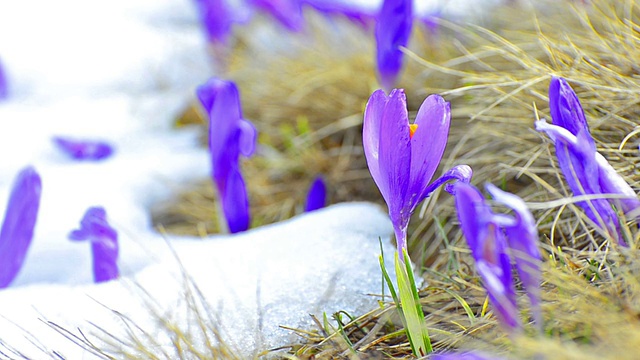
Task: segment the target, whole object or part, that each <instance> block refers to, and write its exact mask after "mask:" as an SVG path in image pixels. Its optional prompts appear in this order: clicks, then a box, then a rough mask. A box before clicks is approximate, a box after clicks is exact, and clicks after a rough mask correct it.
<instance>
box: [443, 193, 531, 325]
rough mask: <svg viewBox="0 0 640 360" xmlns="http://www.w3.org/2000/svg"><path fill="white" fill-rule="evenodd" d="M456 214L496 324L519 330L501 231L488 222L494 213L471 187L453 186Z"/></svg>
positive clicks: (506, 254) (508, 265)
mask: <svg viewBox="0 0 640 360" xmlns="http://www.w3.org/2000/svg"><path fill="white" fill-rule="evenodd" d="M453 188H454V192H455V200H456V210H457V212H458V219H459V221H460V227H461V228H462V233H463V234H464V236H465V238H466V239H467V243H468V244H469V248H470V249H471V254H472V256H473V258H474V259H475V261H476V269H477V271H478V274H479V275H480V277H481V278H482V282H483V284H484V287H485V289H486V290H487V294H488V295H489V300H490V302H491V304H492V305H493V308H494V310H495V315H496V317H497V318H498V320H499V322H500V323H501V324H502V325H503V326H504V327H505V328H507V329H508V330H510V331H519V329H521V325H520V320H519V318H518V308H517V305H516V296H515V289H514V286H513V279H512V275H511V262H510V259H509V255H508V253H507V244H506V240H505V238H504V235H503V233H502V230H501V229H500V228H499V227H498V226H496V225H495V224H493V223H492V222H491V218H492V217H493V213H492V212H491V210H490V209H489V207H488V205H487V204H486V202H485V200H484V197H482V194H480V192H479V191H478V189H476V188H475V187H474V186H472V185H469V184H466V183H463V182H457V183H455V184H454V185H453Z"/></svg>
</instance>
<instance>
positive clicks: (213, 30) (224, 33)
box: [195, 0, 373, 44]
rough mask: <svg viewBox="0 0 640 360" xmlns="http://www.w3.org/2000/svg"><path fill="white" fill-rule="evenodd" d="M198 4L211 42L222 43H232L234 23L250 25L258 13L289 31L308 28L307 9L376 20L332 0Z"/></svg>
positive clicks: (209, 1) (199, 0)
mask: <svg viewBox="0 0 640 360" xmlns="http://www.w3.org/2000/svg"><path fill="white" fill-rule="evenodd" d="M195 4H196V8H197V10H198V13H199V15H200V20H201V22H202V25H203V27H204V30H205V32H206V34H207V37H208V39H209V41H210V42H212V43H219V44H226V43H227V42H228V38H229V36H230V34H231V30H232V27H233V24H239V23H244V22H247V21H248V20H249V19H250V18H251V17H252V16H253V14H254V12H256V11H259V12H263V13H265V14H268V15H270V16H271V17H272V18H274V19H275V20H276V21H278V23H280V24H281V25H282V26H283V27H285V28H286V29H287V30H289V31H294V32H297V31H300V30H302V29H303V28H304V25H305V20H304V16H303V7H304V6H309V7H311V8H313V9H315V10H317V11H319V12H321V13H323V14H326V15H334V14H339V15H344V16H345V17H346V18H348V19H350V20H351V21H353V22H356V23H359V24H362V25H366V24H368V22H369V21H370V20H371V19H372V18H373V15H372V14H369V13H368V12H367V11H366V10H364V9H362V8H361V7H358V6H353V5H352V4H348V3H346V2H340V1H332V0H329V1H327V0H244V1H239V2H238V1H230V0H195Z"/></svg>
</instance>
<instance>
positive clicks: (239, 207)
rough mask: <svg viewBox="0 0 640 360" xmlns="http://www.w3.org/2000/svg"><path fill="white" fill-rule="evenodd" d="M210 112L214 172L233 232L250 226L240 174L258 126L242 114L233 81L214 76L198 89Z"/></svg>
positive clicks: (214, 179)
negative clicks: (241, 157) (241, 161)
mask: <svg viewBox="0 0 640 360" xmlns="http://www.w3.org/2000/svg"><path fill="white" fill-rule="evenodd" d="M197 94H198V98H199V99H200V102H201V103H202V105H203V107H204V108H205V110H207V113H208V115H209V150H210V152H211V175H212V178H213V181H214V182H215V184H216V186H217V188H218V194H219V195H220V201H221V202H222V209H223V211H224V215H225V217H226V219H227V224H228V228H229V230H230V231H231V232H238V231H243V230H246V229H247V228H248V227H249V202H248V197H247V191H246V188H245V184H244V180H243V179H242V175H241V174H240V170H239V169H240V168H239V165H238V158H239V155H240V153H242V154H244V155H246V156H249V155H251V154H252V153H253V151H254V149H255V142H256V130H255V128H254V127H253V125H252V124H251V123H250V122H248V121H246V120H244V119H243V118H242V109H241V107H240V94H239V92H238V88H237V87H236V85H235V84H234V83H233V82H230V81H223V80H219V79H217V78H212V79H210V80H209V81H207V82H206V83H205V84H204V85H202V86H200V87H198V89H197Z"/></svg>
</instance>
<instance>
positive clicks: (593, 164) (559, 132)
mask: <svg viewBox="0 0 640 360" xmlns="http://www.w3.org/2000/svg"><path fill="white" fill-rule="evenodd" d="M549 107H550V111H551V118H552V121H553V125H551V124H547V123H546V121H544V120H540V121H536V124H535V126H536V130H538V131H544V132H545V133H546V134H547V135H548V136H549V137H550V138H551V140H552V141H553V142H554V144H555V147H556V157H557V159H558V165H559V166H560V170H561V171H562V173H563V174H564V177H565V180H566V181H567V183H568V185H569V187H570V188H571V191H573V193H574V195H575V196H580V195H596V194H615V195H622V196H623V197H624V198H623V199H593V200H586V201H580V202H577V204H578V205H579V206H580V207H581V208H582V209H583V210H584V212H585V214H586V215H587V217H589V219H591V220H592V221H593V222H594V223H595V224H598V225H599V226H600V227H601V228H603V229H604V230H605V231H606V232H607V233H608V234H609V235H610V236H612V237H613V238H616V239H618V241H619V243H620V244H621V245H626V244H625V242H624V239H623V237H622V235H621V233H620V224H619V219H618V216H617V214H616V212H615V210H614V209H613V207H612V205H616V206H617V207H618V208H620V209H622V210H623V211H624V212H634V213H635V211H634V210H636V209H639V208H640V200H638V197H637V195H636V193H635V191H633V189H632V188H631V187H630V186H629V184H627V183H626V182H625V181H624V179H623V178H622V177H621V176H620V175H619V174H618V173H616V171H615V169H613V167H611V165H610V164H609V163H608V162H607V160H606V159H605V158H604V157H603V156H602V155H601V154H599V153H598V152H597V151H596V146H595V142H594V141H593V138H592V137H591V134H590V132H589V126H588V125H587V121H586V119H585V116H584V111H583V110H582V105H581V104H580V101H579V100H578V97H577V96H576V94H575V92H574V91H573V89H571V86H569V84H568V83H567V82H566V81H565V80H564V79H562V78H557V77H554V78H552V79H551V84H550V86H549ZM635 216H636V217H637V216H638V214H637V213H636V214H635Z"/></svg>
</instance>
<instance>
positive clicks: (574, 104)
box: [549, 76, 589, 135]
mask: <svg viewBox="0 0 640 360" xmlns="http://www.w3.org/2000/svg"><path fill="white" fill-rule="evenodd" d="M549 110H550V112H551V119H552V121H553V124H554V125H557V126H560V127H563V128H565V129H567V130H568V131H569V132H570V133H572V134H573V135H578V132H580V131H586V132H589V125H587V120H586V119H585V117H584V111H583V110H582V105H581V104H580V100H578V96H577V95H576V93H575V92H574V91H573V89H572V88H571V86H570V85H569V84H568V83H567V81H566V80H565V79H563V78H559V77H555V76H554V77H553V78H551V83H550V84H549Z"/></svg>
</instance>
